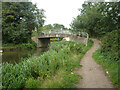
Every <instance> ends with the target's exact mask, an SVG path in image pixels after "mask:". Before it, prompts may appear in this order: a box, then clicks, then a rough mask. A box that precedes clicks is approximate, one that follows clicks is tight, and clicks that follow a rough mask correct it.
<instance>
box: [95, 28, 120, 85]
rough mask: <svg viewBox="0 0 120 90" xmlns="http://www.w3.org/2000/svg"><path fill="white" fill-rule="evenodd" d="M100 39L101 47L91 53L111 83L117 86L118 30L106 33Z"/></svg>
mask: <svg viewBox="0 0 120 90" xmlns="http://www.w3.org/2000/svg"><path fill="white" fill-rule="evenodd" d="M101 41H102V43H101V48H100V49H99V50H97V51H96V52H95V53H94V54H93V57H94V59H95V60H96V61H97V63H99V64H101V65H102V66H103V67H104V69H105V70H106V72H107V74H108V76H109V77H110V80H111V81H112V83H113V85H114V86H115V87H118V86H119V82H118V71H119V68H118V65H119V62H120V58H119V52H120V49H119V44H118V31H117V30H116V31H113V32H111V33H108V34H107V35H106V36H105V37H104V38H102V39H101Z"/></svg>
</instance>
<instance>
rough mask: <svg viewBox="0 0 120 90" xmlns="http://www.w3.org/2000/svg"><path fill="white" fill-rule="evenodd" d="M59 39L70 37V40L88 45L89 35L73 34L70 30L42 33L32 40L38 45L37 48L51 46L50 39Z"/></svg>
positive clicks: (83, 33)
mask: <svg viewBox="0 0 120 90" xmlns="http://www.w3.org/2000/svg"><path fill="white" fill-rule="evenodd" d="M58 37H62V38H64V37H69V38H70V40H73V41H76V42H78V43H84V44H86V46H87V44H88V39H89V36H88V33H86V32H78V33H73V32H71V31H69V30H54V31H52V30H50V31H46V32H42V33H41V35H40V36H34V37H32V40H33V41H34V42H35V43H36V44H37V47H47V46H48V45H49V44H50V38H58Z"/></svg>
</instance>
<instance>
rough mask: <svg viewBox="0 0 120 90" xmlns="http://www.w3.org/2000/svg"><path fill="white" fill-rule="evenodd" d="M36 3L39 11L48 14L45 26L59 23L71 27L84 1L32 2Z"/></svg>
mask: <svg viewBox="0 0 120 90" xmlns="http://www.w3.org/2000/svg"><path fill="white" fill-rule="evenodd" d="M31 1H32V2H34V3H35V2H36V3H37V6H38V8H39V9H41V8H43V9H44V10H45V11H46V12H45V15H46V17H47V18H46V22H45V24H54V23H59V24H63V25H65V27H70V26H69V24H70V23H71V21H72V19H73V17H76V16H77V15H78V14H79V11H78V8H81V7H82V4H83V3H84V0H31Z"/></svg>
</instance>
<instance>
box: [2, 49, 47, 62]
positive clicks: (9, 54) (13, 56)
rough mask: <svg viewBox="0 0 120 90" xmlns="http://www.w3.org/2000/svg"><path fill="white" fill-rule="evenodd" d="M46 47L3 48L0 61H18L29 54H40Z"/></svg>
mask: <svg viewBox="0 0 120 90" xmlns="http://www.w3.org/2000/svg"><path fill="white" fill-rule="evenodd" d="M47 50H48V48H36V49H26V48H22V49H17V48H14V49H3V53H2V62H8V63H19V62H20V61H21V60H22V59H21V58H28V57H30V56H40V55H41V54H42V53H43V52H45V51H47Z"/></svg>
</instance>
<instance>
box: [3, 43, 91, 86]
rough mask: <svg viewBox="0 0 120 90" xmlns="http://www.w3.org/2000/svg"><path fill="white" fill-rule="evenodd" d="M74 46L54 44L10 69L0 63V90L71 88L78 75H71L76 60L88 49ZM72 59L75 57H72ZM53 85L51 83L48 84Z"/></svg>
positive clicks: (79, 45)
mask: <svg viewBox="0 0 120 90" xmlns="http://www.w3.org/2000/svg"><path fill="white" fill-rule="evenodd" d="M92 43H93V42H92V41H90V43H89V44H88V46H87V47H86V46H85V45H84V44H77V43H76V42H73V41H71V42H65V41H60V42H54V43H52V44H51V46H50V49H49V51H47V52H45V53H44V54H43V55H41V56H39V57H31V58H28V59H27V60H24V61H22V62H20V63H19V64H16V65H13V64H8V63H3V65H2V85H3V88H53V87H56V88H59V87H60V88H66V87H68V88H69V87H75V86H74V85H73V83H76V82H77V81H78V77H79V76H78V75H76V74H73V73H72V74H71V72H72V71H73V70H74V68H76V67H80V64H79V63H80V58H81V57H82V56H83V54H85V52H86V51H87V50H88V49H89V48H90V47H91V46H92ZM75 55H76V57H74V56H75ZM52 81H53V82H52Z"/></svg>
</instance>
